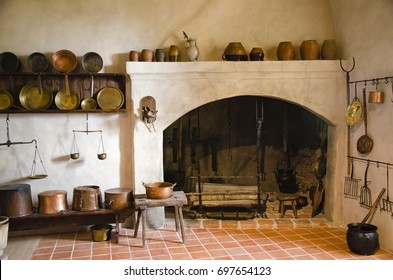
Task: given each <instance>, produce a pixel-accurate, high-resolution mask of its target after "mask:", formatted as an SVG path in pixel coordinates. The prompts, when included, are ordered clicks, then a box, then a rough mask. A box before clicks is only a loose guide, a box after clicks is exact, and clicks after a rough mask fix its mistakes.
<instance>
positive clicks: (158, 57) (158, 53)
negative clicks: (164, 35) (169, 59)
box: [155, 49, 165, 62]
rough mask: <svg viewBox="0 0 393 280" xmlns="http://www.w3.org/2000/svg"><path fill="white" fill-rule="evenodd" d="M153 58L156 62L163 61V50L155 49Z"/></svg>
mask: <svg viewBox="0 0 393 280" xmlns="http://www.w3.org/2000/svg"><path fill="white" fill-rule="evenodd" d="M155 58H156V61H157V62H163V61H165V51H164V49H156V53H155Z"/></svg>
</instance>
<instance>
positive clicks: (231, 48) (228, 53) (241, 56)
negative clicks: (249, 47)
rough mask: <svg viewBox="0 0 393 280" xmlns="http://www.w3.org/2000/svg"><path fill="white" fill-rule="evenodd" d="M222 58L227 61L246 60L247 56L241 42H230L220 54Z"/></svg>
mask: <svg viewBox="0 0 393 280" xmlns="http://www.w3.org/2000/svg"><path fill="white" fill-rule="evenodd" d="M222 59H223V60H228V61H246V60H248V57H247V53H246V50H245V49H244V47H243V45H242V43H240V42H230V43H229V44H228V46H227V47H226V48H225V50H224V53H223V54H222Z"/></svg>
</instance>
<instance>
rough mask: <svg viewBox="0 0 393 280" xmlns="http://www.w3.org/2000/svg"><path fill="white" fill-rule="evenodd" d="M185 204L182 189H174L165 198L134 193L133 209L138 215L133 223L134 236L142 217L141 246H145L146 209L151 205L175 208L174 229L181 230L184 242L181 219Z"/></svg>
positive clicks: (185, 199) (136, 233) (184, 236)
mask: <svg viewBox="0 0 393 280" xmlns="http://www.w3.org/2000/svg"><path fill="white" fill-rule="evenodd" d="M186 204H187V198H186V195H185V194H184V192H183V191H175V192H173V195H172V196H171V197H169V198H165V199H149V198H146V195H135V210H136V211H138V217H137V221H136V225H135V231H134V237H137V235H138V228H139V223H140V219H141V217H142V246H143V247H146V210H147V208H152V207H169V206H173V207H174V208H175V225H176V231H179V228H180V230H181V235H182V241H183V243H184V244H185V243H186V235H185V232H184V221H183V205H186Z"/></svg>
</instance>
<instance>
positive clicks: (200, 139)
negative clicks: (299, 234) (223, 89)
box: [163, 96, 327, 217]
mask: <svg viewBox="0 0 393 280" xmlns="http://www.w3.org/2000/svg"><path fill="white" fill-rule="evenodd" d="M322 154H324V155H326V154H327V125H326V123H325V122H324V121H323V120H321V119H320V118H319V117H318V116H316V115H315V114H313V113H311V112H310V111H308V110H306V109H305V108H303V107H301V106H299V105H295V104H292V103H289V102H287V101H284V100H280V99H276V98H269V97H261V96H236V97H231V98H226V99H222V100H218V101H214V102H210V103H207V104H204V105H202V106H200V107H198V108H195V109H193V110H192V111H189V112H188V113H186V114H184V115H183V116H181V117H180V118H179V119H177V120H176V121H175V122H173V123H172V124H171V125H170V126H168V127H167V128H166V129H165V130H164V131H163V168H164V180H165V181H169V182H176V183H177V186H176V189H177V190H182V191H184V192H185V193H186V194H187V195H188V197H189V199H190V202H191V204H192V205H193V207H194V208H192V209H195V210H196V211H197V212H198V211H204V210H202V207H203V209H207V211H211V212H214V211H221V212H222V211H229V212H231V211H243V212H249V213H251V214H252V215H249V217H253V216H254V214H255V213H258V212H262V213H259V214H264V210H265V209H263V208H264V206H266V200H268V199H270V200H272V199H274V196H275V194H277V193H297V194H299V197H300V199H299V200H298V201H297V207H299V208H301V207H302V206H306V205H307V203H312V202H313V194H314V192H315V190H316V186H317V184H318V179H317V177H316V174H315V172H316V170H315V166H316V163H317V162H318V159H319V157H320V156H321V155H322ZM310 194H311V195H310ZM201 196H202V197H203V199H202V198H201ZM322 204H323V201H322ZM234 209H235V210H234ZM243 216H244V215H243ZM246 217H247V215H246Z"/></svg>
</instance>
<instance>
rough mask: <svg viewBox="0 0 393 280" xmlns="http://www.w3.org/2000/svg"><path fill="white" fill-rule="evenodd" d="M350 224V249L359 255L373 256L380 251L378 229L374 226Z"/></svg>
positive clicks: (348, 231) (348, 232) (348, 237)
mask: <svg viewBox="0 0 393 280" xmlns="http://www.w3.org/2000/svg"><path fill="white" fill-rule="evenodd" d="M359 225H360V223H351V224H348V230H347V244H348V247H349V249H350V250H351V251H352V252H353V253H356V254H359V255H373V254H374V253H375V251H377V250H378V249H379V238H378V232H377V230H378V228H377V227H376V226H374V225H372V224H364V225H362V226H361V227H359Z"/></svg>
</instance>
